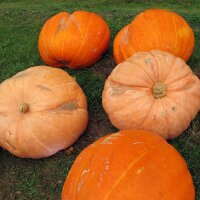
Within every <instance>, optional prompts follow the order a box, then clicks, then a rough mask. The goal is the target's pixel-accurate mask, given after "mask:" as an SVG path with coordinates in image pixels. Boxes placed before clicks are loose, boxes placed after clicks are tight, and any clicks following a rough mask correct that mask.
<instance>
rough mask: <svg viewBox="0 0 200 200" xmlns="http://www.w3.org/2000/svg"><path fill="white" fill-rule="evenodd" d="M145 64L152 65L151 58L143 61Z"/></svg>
mask: <svg viewBox="0 0 200 200" xmlns="http://www.w3.org/2000/svg"><path fill="white" fill-rule="evenodd" d="M145 63H146V64H149V63H150V64H152V63H153V60H152V58H147V59H145Z"/></svg>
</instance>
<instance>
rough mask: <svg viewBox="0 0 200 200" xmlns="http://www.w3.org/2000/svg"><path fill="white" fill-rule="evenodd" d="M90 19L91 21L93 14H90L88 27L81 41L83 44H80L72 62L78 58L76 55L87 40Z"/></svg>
mask: <svg viewBox="0 0 200 200" xmlns="http://www.w3.org/2000/svg"><path fill="white" fill-rule="evenodd" d="M90 21H91V14H90V15H89V18H88V23H87V28H86V31H85V33H84V36H83V40H82V41H81V44H80V46H79V49H78V50H77V52H76V54H75V55H74V58H73V59H72V60H71V62H70V63H72V62H74V60H75V59H76V57H77V56H78V55H79V52H80V51H81V48H82V46H83V44H84V42H85V38H86V35H87V32H88V29H89V25H90Z"/></svg>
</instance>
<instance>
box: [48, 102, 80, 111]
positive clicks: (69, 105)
mask: <svg viewBox="0 0 200 200" xmlns="http://www.w3.org/2000/svg"><path fill="white" fill-rule="evenodd" d="M77 108H78V105H77V104H76V103H75V102H68V103H64V104H61V105H59V106H58V107H57V108H55V109H52V110H51V111H63V110H68V111H73V110H76V109H77Z"/></svg>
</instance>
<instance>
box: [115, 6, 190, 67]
mask: <svg viewBox="0 0 200 200" xmlns="http://www.w3.org/2000/svg"><path fill="white" fill-rule="evenodd" d="M193 48H194V33H193V31H192V29H191V27H190V26H189V25H188V23H187V22H186V21H185V20H184V19H183V18H182V17H181V16H180V15H178V14H176V13H175V12H171V11H167V10H162V9H149V10H146V11H144V12H142V13H140V14H138V15H137V16H136V17H135V18H134V19H133V21H132V22H131V23H130V24H129V25H127V26H126V28H125V27H124V28H123V29H122V30H121V31H120V32H119V33H118V34H117V36H116V38H115V40H114V45H113V52H114V57H115V60H116V62H117V63H121V62H123V61H124V60H126V59H127V58H129V57H131V56H132V55H133V54H134V53H136V52H143V51H150V50H154V49H157V50H162V51H167V52H170V53H172V54H174V55H175V56H178V57H181V58H182V59H184V60H185V61H187V60H188V59H189V58H190V56H191V54H192V52H193Z"/></svg>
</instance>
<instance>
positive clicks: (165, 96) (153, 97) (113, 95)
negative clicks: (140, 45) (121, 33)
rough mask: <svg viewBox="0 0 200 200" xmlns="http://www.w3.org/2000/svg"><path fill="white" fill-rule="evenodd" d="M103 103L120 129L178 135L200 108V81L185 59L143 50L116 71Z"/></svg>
mask: <svg viewBox="0 0 200 200" xmlns="http://www.w3.org/2000/svg"><path fill="white" fill-rule="evenodd" d="M102 104H103V108H104V110H105V112H106V113H107V114H108V116H109V119H110V121H111V123H112V124H113V126H115V127H117V128H118V129H119V130H130V129H141V130H148V131H152V132H155V133H157V134H159V135H161V136H162V137H164V138H166V139H168V138H175V137H177V136H178V135H180V134H181V133H182V132H183V131H184V130H185V129H187V128H188V126H189V124H190V122H191V121H192V120H193V119H194V118H195V116H196V114H197V113H198V112H199V110H200V80H199V79H198V77H197V76H196V75H194V74H193V73H192V70H191V69H190V67H189V66H188V65H186V63H185V62H184V61H183V60H182V59H181V58H178V57H175V56H174V55H172V54H170V53H167V52H163V51H159V50H153V51H150V52H139V53H136V54H134V55H133V56H132V57H130V58H129V59H127V60H126V61H124V62H123V63H120V64H119V65H117V67H116V68H115V69H114V70H113V71H112V73H111V74H110V76H109V77H108V79H107V80H106V83H105V87H104V90H103V94H102Z"/></svg>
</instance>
